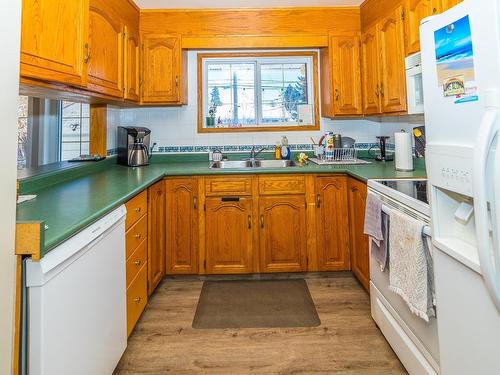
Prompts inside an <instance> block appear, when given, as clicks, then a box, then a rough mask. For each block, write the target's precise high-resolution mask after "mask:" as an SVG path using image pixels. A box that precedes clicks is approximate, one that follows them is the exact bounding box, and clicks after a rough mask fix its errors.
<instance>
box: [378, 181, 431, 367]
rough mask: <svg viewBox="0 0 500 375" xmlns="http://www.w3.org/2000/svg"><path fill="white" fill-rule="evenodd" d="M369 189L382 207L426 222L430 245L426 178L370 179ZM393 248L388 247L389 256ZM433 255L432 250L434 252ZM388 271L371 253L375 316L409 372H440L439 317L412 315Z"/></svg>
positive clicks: (425, 233) (425, 234)
mask: <svg viewBox="0 0 500 375" xmlns="http://www.w3.org/2000/svg"><path fill="white" fill-rule="evenodd" d="M368 192H369V193H370V194H375V195H376V196H378V197H379V198H380V199H381V200H382V202H383V205H382V210H383V211H385V212H386V213H390V212H391V210H398V211H400V212H402V213H404V214H406V215H408V216H411V217H412V218H414V219H416V220H419V221H421V222H422V223H423V224H424V231H423V235H424V236H425V237H426V238H425V240H426V241H428V244H429V246H431V244H430V242H431V241H430V235H431V232H430V226H429V223H430V208H429V203H428V200H427V180H425V179H414V180H369V181H368ZM390 253H391V250H390V249H389V257H390V256H391V255H390ZM431 254H432V251H431ZM389 272H390V270H388V269H385V270H384V271H382V270H381V269H380V266H379V264H378V262H377V261H376V260H374V259H373V258H372V254H370V301H371V313H372V317H373V319H374V320H375V322H376V323H377V325H378V327H379V328H380V330H381V331H382V333H383V334H384V336H385V338H386V339H387V341H388V342H389V344H390V345H391V347H392V348H393V350H394V352H395V353H396V354H397V355H398V357H399V359H400V360H401V363H402V364H403V365H404V366H405V368H406V370H407V371H408V372H409V373H410V374H426V375H427V374H432V375H437V374H439V373H440V366H439V342H438V330H437V319H435V318H431V319H430V321H429V322H428V323H426V322H425V321H424V320H422V319H421V318H419V317H417V316H416V315H414V314H412V313H411V311H410V309H409V308H408V306H407V305H406V303H405V301H403V299H402V298H401V297H400V296H399V295H397V294H395V293H394V292H392V291H390V290H389Z"/></svg>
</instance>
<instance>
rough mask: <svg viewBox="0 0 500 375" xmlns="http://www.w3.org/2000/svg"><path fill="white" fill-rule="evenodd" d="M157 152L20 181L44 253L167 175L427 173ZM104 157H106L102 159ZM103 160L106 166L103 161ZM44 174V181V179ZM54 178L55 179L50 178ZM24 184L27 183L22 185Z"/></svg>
mask: <svg viewBox="0 0 500 375" xmlns="http://www.w3.org/2000/svg"><path fill="white" fill-rule="evenodd" d="M174 160H175V161H172V159H168V158H166V157H165V158H161V157H160V158H157V159H156V161H155V162H154V163H152V164H150V165H148V166H144V167H138V168H130V167H124V166H119V165H116V164H115V163H114V162H109V161H107V162H106V164H101V166H100V167H94V168H89V171H88V172H87V174H84V173H82V172H81V171H80V172H79V173H77V174H75V175H74V177H73V178H72V177H71V175H69V176H68V175H67V174H66V177H64V178H62V177H61V175H59V176H55V175H53V176H52V175H46V176H44V177H43V178H38V180H37V183H36V184H35V183H33V182H31V183H30V182H29V181H27V182H26V181H25V182H23V181H21V193H23V194H36V195H37V197H36V198H35V199H33V200H31V201H28V202H24V203H20V204H18V205H17V221H18V222H31V221H43V222H44V223H45V224H46V226H47V227H46V230H45V240H44V246H43V248H42V252H41V256H42V257H43V256H44V255H46V254H47V253H48V252H49V251H50V250H52V249H53V248H54V247H56V246H57V245H59V244H60V243H62V242H63V241H65V240H66V239H68V238H70V237H71V236H73V235H74V234H76V233H78V232H79V231H80V230H82V229H83V228H85V227H87V226H88V225H90V224H91V223H93V222H94V221H96V220H98V219H99V218H101V217H102V216H103V215H105V214H107V213H108V212H110V211H111V210H112V209H114V208H116V207H118V206H119V205H120V204H122V203H124V202H126V201H127V200H129V199H130V198H132V197H133V196H134V195H136V194H137V193H139V192H141V191H142V190H144V189H145V188H147V187H148V186H150V185H152V184H153V183H154V182H156V181H158V180H160V179H162V178H163V177H168V176H194V175H230V174H270V173H273V174H275V173H276V174H278V173H279V174H286V173H315V174H323V173H324V174H331V173H345V174H348V175H350V176H353V177H355V178H357V179H359V180H362V181H367V180H368V179H373V178H421V177H425V176H426V173H425V166H424V163H423V160H417V162H416V169H415V171H413V172H397V171H396V170H395V169H394V163H393V162H388V163H382V162H373V163H371V164H363V165H343V166H318V165H315V164H312V163H310V164H309V165H304V166H296V167H290V168H280V169H270V168H266V169H240V170H234V169H209V168H208V161H202V160H199V158H198V160H197V159H196V158H195V159H193V160H184V161H179V160H178V159H174ZM101 163H103V162H101ZM103 166H104V167H103ZM43 179H45V181H42V180H43ZM51 181H52V182H51ZM23 184H24V185H26V187H24V188H23Z"/></svg>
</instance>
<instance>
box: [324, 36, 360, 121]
mask: <svg viewBox="0 0 500 375" xmlns="http://www.w3.org/2000/svg"><path fill="white" fill-rule="evenodd" d="M359 43H360V42H359V37H358V36H353V37H332V38H331V40H330V47H331V53H332V58H331V61H332V69H333V74H332V76H333V108H334V114H335V115H359V114H362V113H363V109H362V105H361V103H362V99H361V69H360V66H359V56H360V53H359V50H360V47H359Z"/></svg>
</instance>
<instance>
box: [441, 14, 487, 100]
mask: <svg viewBox="0 0 500 375" xmlns="http://www.w3.org/2000/svg"><path fill="white" fill-rule="evenodd" d="M434 43H435V53H436V65H437V77H438V83H439V85H440V86H442V88H443V95H444V96H445V97H449V98H450V99H452V100H454V102H455V104H461V103H466V102H471V101H477V100H478V95H477V86H476V82H475V72H474V49H473V46H472V35H471V28H470V21H469V16H465V17H462V18H460V19H459V20H457V21H455V22H453V23H450V24H448V25H446V26H444V27H442V28H440V29H439V30H436V31H435V32H434Z"/></svg>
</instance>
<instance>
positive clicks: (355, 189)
mask: <svg viewBox="0 0 500 375" xmlns="http://www.w3.org/2000/svg"><path fill="white" fill-rule="evenodd" d="M347 195H348V204H349V233H350V239H351V241H350V244H351V246H350V248H351V268H352V271H353V272H354V274H355V275H356V277H357V278H358V280H359V281H360V282H361V284H362V285H363V286H364V287H365V289H366V290H369V289H370V259H369V256H370V254H369V250H368V236H367V235H365V234H364V222H365V205H366V195H367V189H366V184H365V183H363V182H361V181H358V180H356V179H354V178H349V179H348V187H347Z"/></svg>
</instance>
